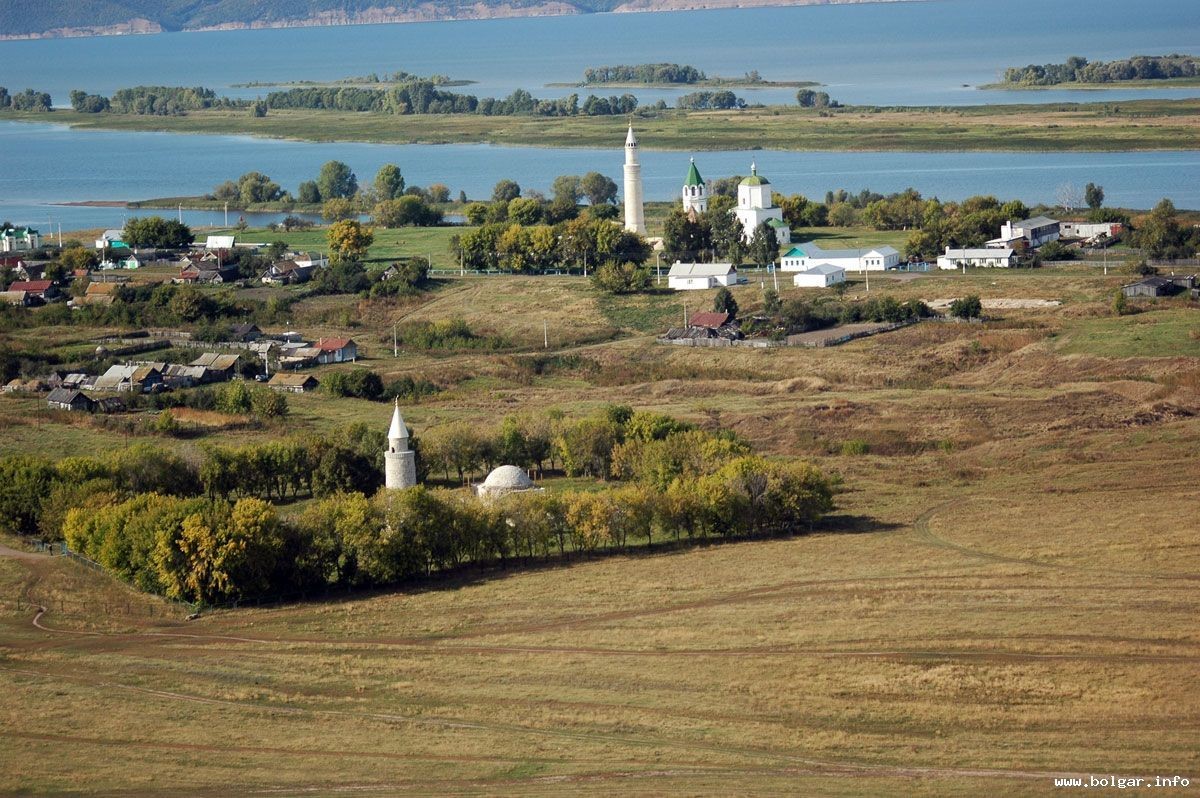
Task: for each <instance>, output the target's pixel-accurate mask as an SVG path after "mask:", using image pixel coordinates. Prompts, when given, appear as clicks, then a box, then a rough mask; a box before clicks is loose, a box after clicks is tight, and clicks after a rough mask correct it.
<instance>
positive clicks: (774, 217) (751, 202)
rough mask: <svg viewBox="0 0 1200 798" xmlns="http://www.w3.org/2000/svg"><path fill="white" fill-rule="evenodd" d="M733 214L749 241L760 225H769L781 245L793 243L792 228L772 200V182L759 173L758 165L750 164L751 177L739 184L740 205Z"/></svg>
mask: <svg viewBox="0 0 1200 798" xmlns="http://www.w3.org/2000/svg"><path fill="white" fill-rule="evenodd" d="M732 213H733V214H734V215H735V216H737V219H738V221H739V222H741V223H742V230H743V231H744V233H745V236H746V240H747V241H749V240H750V239H751V238H752V237H753V236H754V231H755V230H757V229H758V227H759V225H762V224H767V225H770V226H771V227H772V228H773V229H774V230H775V238H776V239H778V241H779V243H780V244H790V243H791V242H792V231H791V228H789V227H788V226H787V224H785V223H784V221H783V209H781V208H779V207H778V206H777V205H775V203H774V202H773V201H772V200H771V181H770V180H767V179H766V178H765V177H763V176H762V175H760V174H759V173H758V166H757V164H753V163H752V164H750V176H749V177H747V178H745V179H744V180H742V182H741V183H738V204H737V207H736V208H734V209H733V211H732Z"/></svg>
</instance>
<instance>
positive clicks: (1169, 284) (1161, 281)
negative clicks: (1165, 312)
mask: <svg viewBox="0 0 1200 798" xmlns="http://www.w3.org/2000/svg"><path fill="white" fill-rule="evenodd" d="M1195 289H1196V275H1194V274H1190V275H1187V276H1182V275H1181V276H1175V275H1171V276H1170V277H1160V276H1158V275H1152V276H1150V277H1145V278H1143V279H1141V280H1138V281H1137V282H1136V283H1129V284H1128V285H1123V286H1121V293H1122V294H1124V295H1125V296H1126V297H1127V298H1128V299H1143V298H1149V299H1154V298H1157V297H1170V296H1175V295H1176V294H1178V293H1181V292H1183V291H1193V292H1194V291H1195Z"/></svg>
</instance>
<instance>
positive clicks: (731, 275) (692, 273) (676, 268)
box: [667, 261, 738, 291]
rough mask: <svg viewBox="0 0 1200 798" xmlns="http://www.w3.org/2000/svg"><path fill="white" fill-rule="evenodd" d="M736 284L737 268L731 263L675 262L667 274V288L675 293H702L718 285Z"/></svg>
mask: <svg viewBox="0 0 1200 798" xmlns="http://www.w3.org/2000/svg"><path fill="white" fill-rule="evenodd" d="M737 282H738V273H737V268H736V267H735V266H734V265H733V264H732V263H683V262H681V261H675V263H673V264H672V265H671V271H669V272H668V273H667V286H668V287H670V288H673V289H675V290H676V291H702V290H705V289H708V288H716V287H717V286H720V285H737Z"/></svg>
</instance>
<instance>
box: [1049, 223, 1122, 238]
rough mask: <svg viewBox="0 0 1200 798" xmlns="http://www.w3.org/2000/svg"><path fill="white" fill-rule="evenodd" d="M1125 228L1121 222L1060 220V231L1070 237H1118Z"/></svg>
mask: <svg viewBox="0 0 1200 798" xmlns="http://www.w3.org/2000/svg"><path fill="white" fill-rule="evenodd" d="M1124 229H1125V225H1123V224H1121V223H1120V222H1059V224H1058V232H1059V234H1061V235H1064V236H1066V237H1068V238H1095V237H1096V236H1100V235H1105V236H1108V237H1109V238H1116V237H1117V236H1118V235H1120V234H1121V232H1122V231H1123V230H1124Z"/></svg>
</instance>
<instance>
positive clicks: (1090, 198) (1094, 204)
mask: <svg viewBox="0 0 1200 798" xmlns="http://www.w3.org/2000/svg"><path fill="white" fill-rule="evenodd" d="M1083 201H1084V203H1086V204H1087V206H1088V207H1089V208H1091V209H1092V210H1096V209H1097V208H1099V207H1100V206H1102V205H1103V204H1104V186H1098V185H1096V184H1095V183H1088V184H1087V185H1086V186H1084V187H1083ZM1014 218H1016V217H1014ZM1022 218H1023V217H1022Z"/></svg>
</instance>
